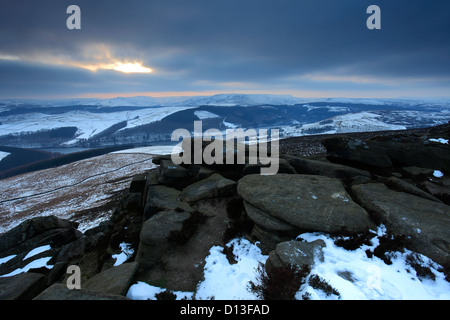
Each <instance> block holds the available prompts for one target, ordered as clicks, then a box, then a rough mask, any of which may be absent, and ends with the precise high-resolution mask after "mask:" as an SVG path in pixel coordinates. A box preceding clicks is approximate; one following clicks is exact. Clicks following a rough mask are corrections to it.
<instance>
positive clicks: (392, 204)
mask: <svg viewBox="0 0 450 320" xmlns="http://www.w3.org/2000/svg"><path fill="white" fill-rule="evenodd" d="M352 190H353V193H354V195H355V197H356V198H357V200H358V202H359V203H361V205H362V206H363V207H365V208H366V209H367V210H368V211H370V212H371V213H372V214H374V215H375V216H376V218H377V220H381V222H382V223H384V224H385V225H386V227H387V228H388V230H389V231H390V232H392V233H393V234H401V235H406V236H407V237H408V238H409V240H411V249H412V250H414V251H417V252H420V253H422V254H424V255H426V256H428V257H429V258H431V259H433V260H434V261H436V262H438V263H440V264H443V265H448V264H449V263H450V206H447V205H445V204H443V203H439V202H435V201H431V200H427V199H423V198H420V197H417V196H414V195H411V194H407V193H404V192H397V191H393V190H391V189H389V188H388V187H386V186H385V185H384V184H382V183H370V184H364V185H358V186H354V187H353V188H352Z"/></svg>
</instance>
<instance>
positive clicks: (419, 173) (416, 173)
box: [401, 166, 433, 179]
mask: <svg viewBox="0 0 450 320" xmlns="http://www.w3.org/2000/svg"><path fill="white" fill-rule="evenodd" d="M401 170H402V172H403V173H404V174H405V175H406V176H409V177H413V178H421V179H423V178H425V177H427V176H430V175H432V174H433V170H432V169H428V168H420V167H416V166H409V167H403V168H402V169H401Z"/></svg>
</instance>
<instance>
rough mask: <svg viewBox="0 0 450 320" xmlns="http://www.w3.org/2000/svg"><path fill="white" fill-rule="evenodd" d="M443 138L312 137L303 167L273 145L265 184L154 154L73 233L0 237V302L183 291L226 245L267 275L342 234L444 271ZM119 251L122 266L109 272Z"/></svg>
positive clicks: (314, 254)
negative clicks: (375, 234)
mask: <svg viewBox="0 0 450 320" xmlns="http://www.w3.org/2000/svg"><path fill="white" fill-rule="evenodd" d="M449 138H450V124H449V125H442V126H438V127H433V128H429V129H426V130H425V129H421V130H418V131H416V132H414V131H412V132H411V131H409V132H396V133H391V134H382V135H379V136H377V135H375V136H373V137H371V138H366V139H360V138H358V137H357V136H354V135H353V136H352V135H343V136H329V137H323V139H322V140H321V143H322V145H323V147H325V148H326V154H322V155H316V156H314V157H313V158H311V157H304V156H299V155H296V154H293V153H290V154H287V153H283V148H282V149H281V152H282V153H281V154H280V170H279V173H278V174H276V175H272V176H263V175H260V174H259V169H260V167H261V166H262V165H261V164H256V165H255V164H248V163H244V164H235V165H206V164H204V163H203V164H200V165H192V164H191V165H175V164H174V163H173V162H172V161H171V158H170V156H159V157H155V158H153V162H154V163H155V164H157V165H158V168H156V169H153V170H150V171H148V172H144V173H142V174H139V175H136V176H135V177H134V179H133V181H132V182H131V184H130V187H129V192H128V194H127V195H126V197H125V198H124V199H123V200H122V203H121V206H120V208H117V210H116V211H115V213H114V214H113V216H112V217H111V219H110V220H109V221H108V222H104V223H102V224H101V225H100V226H98V227H96V228H93V229H90V230H88V231H86V232H85V233H84V234H83V233H81V232H79V231H78V230H77V229H76V227H77V224H76V223H75V222H71V221H67V220H62V219H58V218H57V217H53V216H48V217H40V218H33V219H30V220H27V221H25V222H23V223H22V224H20V225H19V226H17V227H16V228H14V229H12V230H10V231H8V232H6V233H4V234H2V235H0V261H2V263H0V275H3V276H1V277H0V289H1V290H0V292H1V295H0V299H44V300H45V299H58V300H59V299H126V294H127V291H128V288H129V287H130V285H131V284H132V283H135V282H136V281H144V282H146V283H150V284H153V285H156V286H159V287H164V288H167V289H169V290H173V291H190V292H195V290H196V286H197V284H198V283H199V281H201V280H202V277H203V266H204V263H205V262H204V261H205V257H206V256H207V255H208V253H209V249H210V248H211V247H212V246H214V245H220V246H224V245H225V244H226V243H227V242H228V241H229V240H230V239H232V238H234V237H238V236H239V237H246V238H247V239H249V240H251V241H253V242H258V245H259V246H260V248H261V250H262V251H263V252H264V253H265V254H268V255H269V258H268V259H267V262H266V270H270V269H271V268H273V267H278V266H283V265H289V264H295V265H299V266H301V265H303V264H312V263H314V262H315V261H320V259H321V248H323V246H325V244H324V243H323V242H321V241H315V242H312V243H306V242H301V241H295V237H296V236H297V235H298V234H300V233H303V232H309V231H317V232H325V233H329V234H341V235H348V236H349V237H352V236H358V235H360V234H363V233H365V232H367V231H368V230H370V229H373V228H375V227H376V225H377V224H380V223H382V224H384V225H385V226H386V228H387V229H388V232H389V233H390V234H392V235H395V236H396V237H401V238H402V239H404V240H405V241H404V243H405V246H406V247H407V248H408V249H410V250H412V251H415V252H419V253H422V254H424V255H426V256H428V257H429V258H431V259H433V260H434V261H436V262H437V263H439V264H440V265H442V266H443V268H444V269H445V270H449V266H450V231H449V230H450V195H449V190H450V179H449V178H448V175H449V174H450V145H449V144H448V142H447V143H445V139H446V140H448V139H449ZM439 139H441V140H439ZM281 146H283V144H281ZM204 147H205V146H204ZM124 246H126V247H128V248H132V250H128V251H127V252H125V253H124V252H123V250H122V249H123V247H124ZM38 248H42V250H37V251H39V252H38V253H36V255H34V256H33V257H29V255H30V254H29V253H30V252H32V251H33V249H38ZM37 251H36V252H37ZM299 252H301V254H298V253H299ZM27 253H28V254H27ZM120 254H122V255H123V254H125V256H124V259H123V261H125V262H124V263H123V264H121V265H118V266H115V264H117V262H118V259H117V260H116V259H115V258H113V256H115V257H118V256H119V255H120ZM228 256H229V260H230V261H232V260H233V256H232V254H231V253H230V254H229V255H228ZM36 259H46V260H45V262H46V264H44V267H42V265H40V267H39V268H37V269H36V268H34V267H33V264H31V262H32V261H36ZM69 265H76V266H78V267H79V268H80V270H81V289H72V290H70V289H68V288H67V286H66V282H67V281H68V277H69V276H70V275H69V274H67V272H66V270H67V267H68V266H69ZM19 269H21V270H27V272H22V273H18V274H15V273H16V272H17V270H19ZM5 275H6V276H5Z"/></svg>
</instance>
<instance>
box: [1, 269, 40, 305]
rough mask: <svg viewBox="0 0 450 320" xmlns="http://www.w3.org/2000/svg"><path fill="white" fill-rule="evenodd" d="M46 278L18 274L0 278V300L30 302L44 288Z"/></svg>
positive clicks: (30, 274) (35, 274)
mask: <svg viewBox="0 0 450 320" xmlns="http://www.w3.org/2000/svg"><path fill="white" fill-rule="evenodd" d="M46 282H47V280H46V278H45V276H44V275H43V274H39V273H32V272H27V273H19V274H17V275H15V276H12V277H0V300H30V299H33V298H34V297H35V296H36V295H38V294H39V293H40V292H41V291H42V290H44V289H45V287H46Z"/></svg>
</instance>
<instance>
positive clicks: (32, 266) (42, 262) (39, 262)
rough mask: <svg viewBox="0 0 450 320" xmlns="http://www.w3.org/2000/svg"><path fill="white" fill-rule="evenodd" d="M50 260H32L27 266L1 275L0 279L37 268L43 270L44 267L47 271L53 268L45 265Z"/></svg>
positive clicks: (47, 258)
mask: <svg viewBox="0 0 450 320" xmlns="http://www.w3.org/2000/svg"><path fill="white" fill-rule="evenodd" d="M51 258H52V257H45V258H40V259H36V260H33V261H31V262H30V263H29V264H27V265H26V266H25V267H23V268H18V269H16V270H14V271H12V272H10V273H8V274H4V275H1V276H0V278H3V277H11V276H15V275H16V274H19V273H23V272H27V271H28V270H30V269H39V268H43V267H45V268H47V269H51V268H53V265H48V264H47V263H48V262H49V261H50V259H51Z"/></svg>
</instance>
